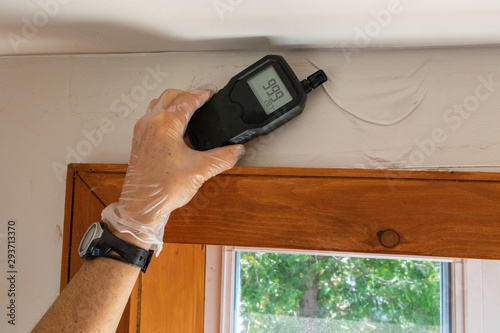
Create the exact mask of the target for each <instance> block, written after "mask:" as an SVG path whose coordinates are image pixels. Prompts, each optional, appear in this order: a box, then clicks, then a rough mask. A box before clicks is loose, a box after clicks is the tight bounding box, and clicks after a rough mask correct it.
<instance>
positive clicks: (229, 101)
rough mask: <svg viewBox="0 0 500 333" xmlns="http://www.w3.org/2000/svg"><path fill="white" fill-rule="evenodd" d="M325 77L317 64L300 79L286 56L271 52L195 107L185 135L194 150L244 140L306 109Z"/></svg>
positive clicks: (274, 127)
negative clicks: (309, 99) (316, 68)
mask: <svg viewBox="0 0 500 333" xmlns="http://www.w3.org/2000/svg"><path fill="white" fill-rule="evenodd" d="M326 80H327V77H326V74H325V73H324V72H323V71H322V70H319V71H317V72H315V73H314V74H312V75H311V76H309V77H308V78H307V79H305V80H303V81H299V80H298V79H297V77H296V76H295V73H294V72H293V71H292V69H291V68H290V66H289V65H288V63H287V62H286V61H285V59H284V58H283V57H282V56H279V55H267V56H265V57H264V58H262V59H260V60H259V61H257V62H256V63H254V64H253V65H251V66H250V67H248V68H246V69H245V70H243V71H242V72H240V73H238V74H237V75H236V76H234V77H233V78H231V80H229V82H228V84H227V85H226V86H225V87H224V88H223V89H221V90H220V91H219V92H218V93H216V94H215V95H214V96H213V97H212V99H210V101H208V102H207V103H206V104H205V105H203V106H202V107H201V108H200V109H199V110H197V111H196V112H195V113H194V115H193V117H192V118H191V120H190V121H189V124H188V126H187V129H186V133H187V136H188V137H189V140H190V141H191V144H192V145H193V147H194V148H195V149H196V150H208V149H212V148H216V147H221V146H225V145H230V144H236V143H245V142H247V141H249V140H251V139H253V138H255V137H257V136H259V135H264V134H267V133H269V132H271V131H273V130H274V129H276V128H277V127H279V126H280V125H283V124H284V123H286V122H287V121H289V120H291V119H293V118H295V117H296V116H298V115H299V114H300V113H302V110H303V109H304V106H305V104H306V100H307V94H308V93H309V92H310V91H312V90H313V89H315V88H317V87H319V86H320V85H321V84H322V83H324V82H326Z"/></svg>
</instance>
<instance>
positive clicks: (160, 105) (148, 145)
mask: <svg viewBox="0 0 500 333" xmlns="http://www.w3.org/2000/svg"><path fill="white" fill-rule="evenodd" d="M213 93H214V92H213V91H212V90H208V89H206V90H197V91H192V92H183V91H179V90H173V89H169V90H166V91H164V92H163V94H162V95H161V96H160V98H159V99H155V100H153V101H152V102H151V103H150V105H149V107H148V110H147V112H146V114H145V115H144V116H143V117H142V118H141V119H139V120H138V121H137V123H136V124H135V127H134V137H133V139H132V152H131V154H130V162H129V167H128V170H127V174H126V176H125V182H124V185H123V190H122V193H121V197H120V200H119V202H118V203H113V204H111V205H109V206H108V207H106V208H105V209H104V210H103V212H102V218H103V220H105V221H108V222H109V223H111V225H112V227H114V229H116V230H117V231H119V232H122V233H129V234H131V235H133V236H134V237H135V238H137V239H138V240H140V241H142V242H144V243H147V244H151V249H153V250H154V251H155V252H156V255H157V256H158V254H159V253H160V251H161V249H162V246H163V231H164V228H165V225H166V223H167V220H168V218H169V216H170V213H171V212H172V211H173V210H174V209H176V208H179V207H181V206H184V205H185V204H186V203H188V202H189V201H190V200H191V199H192V198H193V196H194V195H195V194H196V192H197V191H198V189H199V188H200V187H201V185H202V184H203V183H204V182H205V181H206V180H208V179H209V178H211V177H213V176H215V175H217V174H219V173H221V172H223V171H226V170H228V169H230V168H232V167H233V166H234V164H235V163H236V162H237V161H238V159H239V158H240V157H241V156H242V155H243V153H244V151H245V149H244V147H243V145H234V146H225V147H221V148H216V149H212V150H208V151H204V152H200V151H195V150H193V149H191V148H189V147H188V146H187V145H186V144H185V142H184V140H183V137H184V132H185V130H186V126H187V123H188V121H189V119H190V118H191V116H192V115H193V113H194V112H195V110H196V109H198V108H199V107H200V106H202V105H203V104H204V103H206V102H207V101H208V100H209V99H210V98H211V97H212V95H213Z"/></svg>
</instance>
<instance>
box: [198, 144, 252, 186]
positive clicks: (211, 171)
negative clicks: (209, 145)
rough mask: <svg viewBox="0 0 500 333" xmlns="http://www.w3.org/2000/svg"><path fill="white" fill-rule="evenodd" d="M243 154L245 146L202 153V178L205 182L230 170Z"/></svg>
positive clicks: (234, 146)
mask: <svg viewBox="0 0 500 333" xmlns="http://www.w3.org/2000/svg"><path fill="white" fill-rule="evenodd" d="M244 153H245V146H243V145H231V146H225V147H220V148H215V149H212V150H209V151H207V152H204V153H203V164H204V165H203V170H204V175H203V177H204V178H205V180H208V179H209V178H211V177H213V176H216V175H218V174H219V173H221V172H224V171H227V170H229V169H231V168H232V167H233V166H234V165H235V164H236V162H238V160H239V159H240V157H241V156H243V154H244Z"/></svg>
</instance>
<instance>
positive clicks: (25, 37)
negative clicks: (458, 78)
mask: <svg viewBox="0 0 500 333" xmlns="http://www.w3.org/2000/svg"><path fill="white" fill-rule="evenodd" d="M499 17H500V2H498V1H496V0H475V1H467V0H441V1H434V0H418V1H413V0H371V1H368V2H367V1H364V0H352V1H344V0H315V1H303V0H274V1H259V0H190V1H174V0H170V1H165V0H150V1H141V2H139V1H121V0H110V1H105V2H103V1H99V0H86V1H76V0H36V1H32V0H3V1H2V2H1V3H0V54H47V53H50V54H53V53H102V52H153V51H186V50H221V49H225V50H228V49H230V50H234V49H242V50H245V49H246V50H248V49H252V48H255V47H260V48H262V47H264V48H269V47H270V46H288V47H297V46H302V47H304V46H305V47H309V48H311V47H322V48H324V47H326V48H332V47H338V48H343V47H346V46H351V47H353V46H359V47H366V46H371V47H374V46H375V47H380V46H389V47H401V46H406V47H408V46H413V47H417V46H444V45H447V46H449V45H485V44H498V43H500V20H499ZM363 36H364V37H363ZM367 36H368V37H369V38H366V37H367Z"/></svg>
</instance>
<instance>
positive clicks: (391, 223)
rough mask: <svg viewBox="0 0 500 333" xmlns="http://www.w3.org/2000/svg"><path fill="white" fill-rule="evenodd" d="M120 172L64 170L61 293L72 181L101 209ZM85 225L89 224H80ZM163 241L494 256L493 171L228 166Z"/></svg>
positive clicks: (177, 215)
mask: <svg viewBox="0 0 500 333" xmlns="http://www.w3.org/2000/svg"><path fill="white" fill-rule="evenodd" d="M126 170H127V165H123V164H72V165H69V166H68V175H67V191H66V205H65V222H64V238H63V257H62V258H63V260H62V269H61V289H62V288H64V286H66V284H67V283H68V281H69V279H70V278H71V274H72V273H71V272H73V273H74V272H75V267H77V266H78V265H80V264H81V261H79V260H80V259H79V258H78V256H77V255H75V252H76V251H77V247H78V244H77V242H78V240H79V239H80V237H81V236H82V235H81V233H82V232H83V230H84V229H86V227H84V226H82V225H76V224H75V221H74V220H73V217H74V212H75V209H82V208H81V207H80V208H78V207H79V206H78V203H77V202H76V201H75V200H74V199H75V198H74V194H75V184H77V183H78V181H77V180H78V179H80V180H82V181H83V182H84V183H85V186H86V188H87V190H88V192H89V193H90V197H92V196H93V197H94V199H92V200H94V201H95V200H98V201H99V203H100V204H99V205H97V206H99V207H97V206H96V210H97V209H100V210H102V208H101V207H105V206H106V205H109V204H110V203H112V202H115V201H116V200H117V199H118V197H119V193H120V191H121V186H122V184H123V179H124V177H125V173H126ZM99 212H100V211H99ZM94 215H96V212H94ZM94 215H92V216H94ZM89 216H90V215H89ZM93 218H96V217H95V216H94V217H93ZM89 219H90V218H89ZM87 222H88V224H90V223H92V222H94V221H80V222H78V223H87ZM164 241H165V242H166V243H184V244H193V246H194V247H195V246H199V245H200V244H202V245H229V246H243V247H263V248H282V249H287V248H288V249H303V250H315V251H330V252H351V253H353V252H354V253H376V254H389V255H411V256H426V257H453V258H478V259H500V174H497V173H481V172H438V171H388V170H365V169H309V168H267V167H235V168H233V169H232V170H230V171H228V172H225V173H223V174H221V175H219V176H217V177H215V178H213V179H211V180H209V181H208V182H207V183H206V184H204V185H203V187H202V188H201V189H200V191H198V193H197V195H196V196H195V197H194V198H193V200H192V201H191V202H190V203H189V204H187V205H186V206H184V207H183V208H180V209H178V210H176V211H174V212H173V213H172V215H171V216H170V219H169V221H168V223H167V226H166V229H165V237H164ZM204 253H205V252H204V251H201V252H200V254H199V255H203V256H204ZM203 260H204V259H203ZM153 264H154V263H153ZM140 285H141V281H140V279H139V283H138V285H136V288H135V290H134V292H133V294H132V297H131V302H130V305H129V309H130V311H134V309H136V308H137V303H138V302H140ZM197 299H199V297H198V298H197ZM198 302H201V301H200V300H199V301H198ZM199 306H200V304H198V308H199ZM191 308H192V306H191ZM198 313H199V312H198ZM138 318H139V315H137V316H136V315H135V314H132V315H130V318H129V321H128V324H127V323H126V325H128V327H129V328H130V331H138V329H137V327H138V325H140V320H139V321H138ZM199 327H200V326H199V325H198V326H197V328H196V329H193V332H195V331H196V332H201V331H200V328H199ZM201 327H202V326H201Z"/></svg>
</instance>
